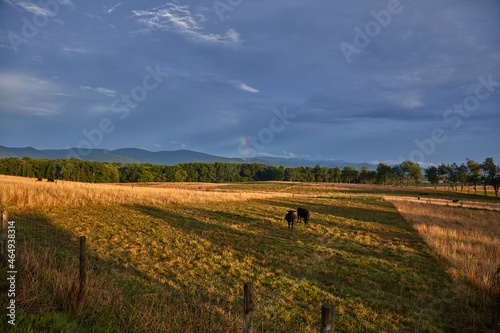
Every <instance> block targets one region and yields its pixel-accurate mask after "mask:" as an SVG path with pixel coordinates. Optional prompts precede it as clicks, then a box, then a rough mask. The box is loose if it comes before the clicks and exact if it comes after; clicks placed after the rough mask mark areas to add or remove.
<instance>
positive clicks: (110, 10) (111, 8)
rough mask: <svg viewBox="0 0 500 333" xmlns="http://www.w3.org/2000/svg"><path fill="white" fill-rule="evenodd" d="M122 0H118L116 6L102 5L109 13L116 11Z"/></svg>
mask: <svg viewBox="0 0 500 333" xmlns="http://www.w3.org/2000/svg"><path fill="white" fill-rule="evenodd" d="M121 4H122V3H121V2H118V3H117V4H116V5H114V6H110V7H108V6H102V7H103V8H104V11H105V12H106V13H107V14H111V13H112V12H114V11H115V10H116V8H118V7H120V6H121Z"/></svg>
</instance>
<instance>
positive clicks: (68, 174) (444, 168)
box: [0, 157, 500, 196]
mask: <svg viewBox="0 0 500 333" xmlns="http://www.w3.org/2000/svg"><path fill="white" fill-rule="evenodd" d="M0 174H4V175H15V176H24V177H37V178H52V179H61V180H69V181H77V182H89V183H118V182H122V183H129V182H209V183H226V182H245V181H270V180H275V181H297V182H330V183H361V184H380V185H396V186H408V185H413V186H418V185H419V184H421V182H422V181H423V180H425V179H426V180H427V181H428V182H430V183H431V184H432V185H433V186H434V187H437V185H438V184H439V183H444V184H446V186H448V187H450V188H451V189H454V190H458V187H459V186H460V189H461V190H462V191H463V190H464V187H465V186H467V190H468V191H470V188H471V187H473V188H474V190H475V191H477V186H478V185H480V186H483V188H484V191H485V194H486V187H487V186H488V185H491V186H493V189H494V191H495V195H497V196H498V187H499V185H500V166H499V165H496V164H495V163H494V161H493V158H486V159H485V161H484V162H482V163H479V162H476V161H474V160H471V159H468V158H467V159H466V162H465V163H462V164H460V165H459V164H457V163H453V164H443V163H441V164H439V165H438V166H430V167H428V168H425V169H422V168H421V167H420V165H419V164H418V163H415V162H411V161H404V162H402V163H401V164H398V165H395V166H390V165H387V164H384V163H379V164H378V166H377V169H376V170H369V169H368V168H367V167H366V166H363V167H361V169H360V170H358V169H355V168H353V167H351V166H346V167H344V168H343V169H340V168H338V167H337V168H325V167H320V166H319V165H316V166H315V167H294V168H285V167H283V166H280V167H276V166H267V165H264V164H256V163H253V164H245V163H219V162H215V163H184V164H176V165H173V166H171V165H157V164H150V163H145V164H137V163H132V164H123V163H107V162H93V161H82V160H79V159H77V158H71V159H55V160H46V159H36V158H33V159H32V158H28V157H24V158H22V159H19V158H12V157H11V158H3V159H0Z"/></svg>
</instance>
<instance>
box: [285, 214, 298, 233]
mask: <svg viewBox="0 0 500 333" xmlns="http://www.w3.org/2000/svg"><path fill="white" fill-rule="evenodd" d="M295 219H296V216H295V211H294V210H289V211H288V213H286V215H285V220H286V221H287V222H288V228H289V229H290V226H291V227H292V229H293V222H295Z"/></svg>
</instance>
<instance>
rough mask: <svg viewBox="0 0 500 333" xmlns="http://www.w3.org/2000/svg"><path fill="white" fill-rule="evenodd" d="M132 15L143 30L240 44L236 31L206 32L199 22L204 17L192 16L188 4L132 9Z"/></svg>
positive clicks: (212, 41)
mask: <svg viewBox="0 0 500 333" xmlns="http://www.w3.org/2000/svg"><path fill="white" fill-rule="evenodd" d="M132 17H133V18H135V20H136V21H137V22H139V23H141V24H142V25H144V26H145V27H146V28H145V29H144V30H142V31H143V32H151V31H154V30H160V31H173V32H176V33H179V34H181V35H183V36H185V37H186V38H188V39H191V40H193V41H196V42H208V43H220V44H240V43H241V41H240V37H239V34H238V32H236V31H235V30H234V29H229V30H227V31H226V32H225V33H224V34H222V35H221V34H206V33H204V32H203V27H202V25H201V24H200V23H202V22H204V21H205V20H206V19H205V17H204V16H203V15H201V14H197V15H195V16H193V15H192V14H191V11H190V10H189V6H188V5H184V6H181V5H176V4H173V3H168V4H166V5H164V6H161V7H157V8H154V9H153V10H149V11H148V10H133V11H132Z"/></svg>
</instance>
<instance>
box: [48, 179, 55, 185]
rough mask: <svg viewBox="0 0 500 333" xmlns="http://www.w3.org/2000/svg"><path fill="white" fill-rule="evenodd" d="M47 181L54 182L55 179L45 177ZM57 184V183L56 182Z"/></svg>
mask: <svg viewBox="0 0 500 333" xmlns="http://www.w3.org/2000/svg"><path fill="white" fill-rule="evenodd" d="M47 182H49V183H56V181H55V179H54V178H49V179H47ZM56 184H57V183H56Z"/></svg>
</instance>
